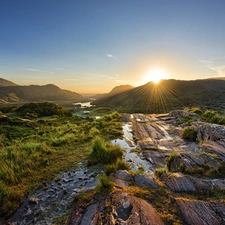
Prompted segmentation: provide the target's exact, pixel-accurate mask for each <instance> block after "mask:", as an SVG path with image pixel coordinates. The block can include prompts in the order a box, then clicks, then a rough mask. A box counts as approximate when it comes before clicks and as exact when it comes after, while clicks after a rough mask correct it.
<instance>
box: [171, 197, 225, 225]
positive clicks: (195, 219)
mask: <svg viewBox="0 0 225 225" xmlns="http://www.w3.org/2000/svg"><path fill="white" fill-rule="evenodd" d="M175 201H176V204H177V206H178V209H179V210H180V213H181V216H182V218H183V220H184V223H185V224H187V225H198V224H199V225H200V224H201V225H221V224H224V223H225V204H223V203H219V202H205V201H196V200H188V199H181V198H176V199H175Z"/></svg>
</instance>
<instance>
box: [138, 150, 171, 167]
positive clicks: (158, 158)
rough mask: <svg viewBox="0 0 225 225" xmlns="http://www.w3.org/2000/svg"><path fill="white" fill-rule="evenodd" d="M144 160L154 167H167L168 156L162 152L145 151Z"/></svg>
mask: <svg viewBox="0 0 225 225" xmlns="http://www.w3.org/2000/svg"><path fill="white" fill-rule="evenodd" d="M142 154H143V156H144V158H146V159H147V160H148V161H149V162H150V163H151V164H152V165H153V166H154V167H165V165H166V157H167V156H168V155H169V154H170V152H168V153H167V154H166V153H164V152H162V151H144V152H143V153H142Z"/></svg>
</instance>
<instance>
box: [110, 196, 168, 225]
mask: <svg viewBox="0 0 225 225" xmlns="http://www.w3.org/2000/svg"><path fill="white" fill-rule="evenodd" d="M112 204H113V205H114V206H116V211H117V212H118V209H120V210H121V208H123V210H124V214H121V215H123V217H125V218H127V219H126V220H124V222H125V223H124V224H127V225H134V224H135V225H163V224H164V223H163V221H162V219H161V218H160V217H159V215H158V213H157V211H156V210H155V209H154V208H153V207H152V205H150V204H149V203H147V202H146V201H145V200H143V199H140V198H137V197H134V196H130V195H127V194H126V193H124V192H117V193H115V194H114V195H113V198H112ZM127 208H130V212H129V215H128V214H125V211H128V210H126V209H127ZM119 215H120V214H119V213H118V218H117V220H118V219H121V217H120V216H119ZM121 222H122V221H121ZM119 224H122V223H119Z"/></svg>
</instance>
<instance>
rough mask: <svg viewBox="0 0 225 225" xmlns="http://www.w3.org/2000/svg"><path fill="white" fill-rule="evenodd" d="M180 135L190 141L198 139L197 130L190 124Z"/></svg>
mask: <svg viewBox="0 0 225 225" xmlns="http://www.w3.org/2000/svg"><path fill="white" fill-rule="evenodd" d="M180 135H181V137H182V138H183V139H186V140H188V141H196V138H197V131H196V130H195V128H194V127H193V126H188V127H185V128H184V129H183V130H182V131H181V134H180Z"/></svg>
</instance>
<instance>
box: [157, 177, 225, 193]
mask: <svg viewBox="0 0 225 225" xmlns="http://www.w3.org/2000/svg"><path fill="white" fill-rule="evenodd" d="M160 179H161V180H162V181H164V182H165V184H166V186H167V187H168V188H169V189H170V190H171V191H173V192H196V191H211V190H225V179H213V180H211V179H202V178H196V177H192V176H189V175H184V174H182V173H173V174H170V175H167V174H165V173H164V174H163V175H162V176H161V177H160Z"/></svg>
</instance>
